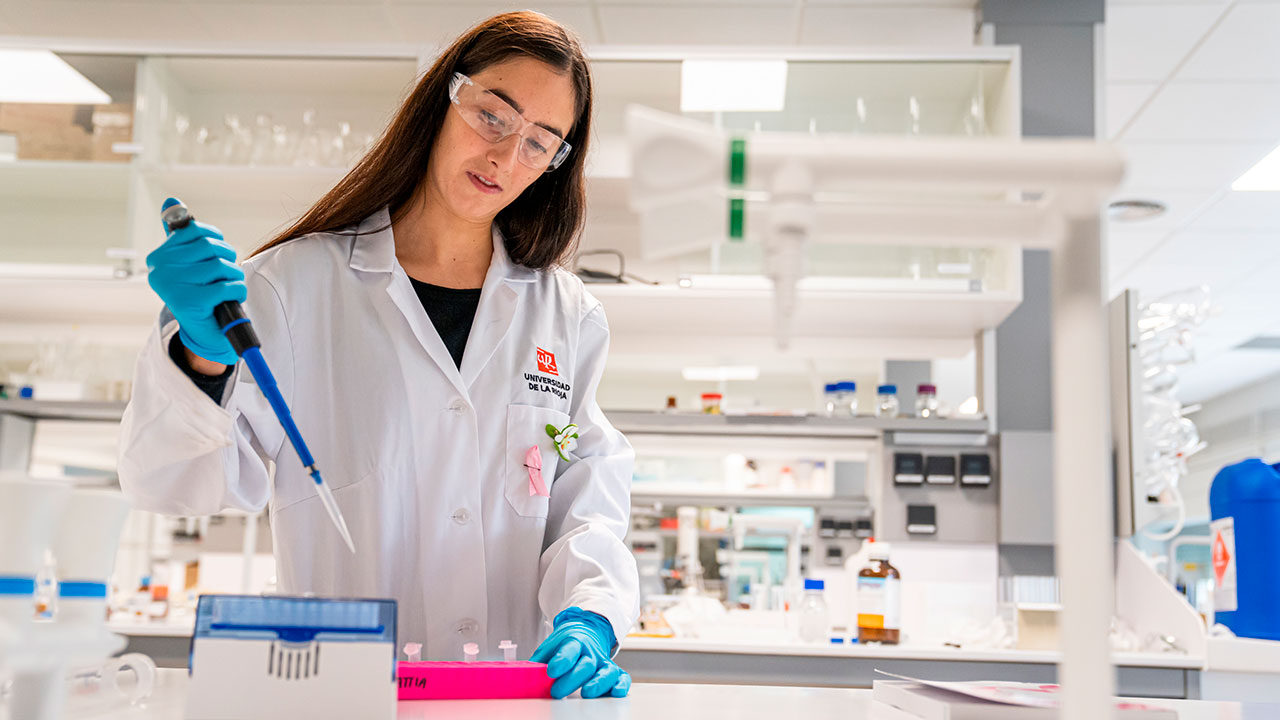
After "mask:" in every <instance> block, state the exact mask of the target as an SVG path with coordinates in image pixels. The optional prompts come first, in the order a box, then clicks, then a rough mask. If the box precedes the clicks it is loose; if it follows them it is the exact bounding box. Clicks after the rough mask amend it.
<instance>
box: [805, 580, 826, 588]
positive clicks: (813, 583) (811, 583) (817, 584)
mask: <svg viewBox="0 0 1280 720" xmlns="http://www.w3.org/2000/svg"><path fill="white" fill-rule="evenodd" d="M824 587H826V583H825V582H823V581H822V580H812V579H809V578H805V581H804V589H805V590H822V589H823V588H824Z"/></svg>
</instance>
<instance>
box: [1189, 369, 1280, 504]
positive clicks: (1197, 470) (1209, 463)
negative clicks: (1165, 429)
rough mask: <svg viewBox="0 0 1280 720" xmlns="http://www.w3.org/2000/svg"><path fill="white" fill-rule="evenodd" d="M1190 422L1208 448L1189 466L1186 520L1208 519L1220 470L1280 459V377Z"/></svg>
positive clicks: (1221, 401) (1209, 405)
mask: <svg viewBox="0 0 1280 720" xmlns="http://www.w3.org/2000/svg"><path fill="white" fill-rule="evenodd" d="M1191 419H1192V420H1193V421H1194V422H1195V424H1196V427H1197V428H1199V430H1200V437H1201V439H1203V440H1204V441H1206V442H1207V443H1208V444H1209V446H1208V447H1207V448H1206V449H1205V450H1203V451H1201V452H1200V453H1199V454H1197V455H1195V456H1193V457H1192V458H1191V460H1190V462H1189V463H1188V466H1189V470H1190V473H1189V475H1188V476H1187V478H1186V480H1185V481H1184V483H1183V486H1182V487H1183V493H1182V494H1183V497H1184V498H1185V499H1186V502H1187V517H1188V518H1189V519H1191V518H1207V517H1208V516H1209V485H1210V484H1211V483H1212V482H1213V476H1214V475H1215V474H1216V473H1217V472H1218V471H1219V470H1221V469H1222V467H1223V466H1225V465H1229V464H1231V463H1235V462H1239V461H1241V460H1244V459H1246V458H1251V457H1260V458H1262V459H1264V460H1268V461H1270V462H1275V461H1276V460H1278V459H1280V375H1272V376H1271V377H1268V378H1264V379H1262V380H1259V381H1258V382H1255V383H1252V384H1250V385H1246V386H1244V387H1242V388H1239V389H1237V390H1233V391H1231V392H1229V393H1226V394H1224V395H1220V396H1218V397H1216V398H1213V399H1211V400H1206V401H1205V402H1204V404H1203V407H1202V408H1201V409H1200V410H1199V411H1198V412H1196V413H1194V414H1193V415H1191Z"/></svg>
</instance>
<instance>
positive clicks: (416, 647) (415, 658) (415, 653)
mask: <svg viewBox="0 0 1280 720" xmlns="http://www.w3.org/2000/svg"><path fill="white" fill-rule="evenodd" d="M404 655H405V658H406V659H407V660H408V661H409V662H421V661H422V643H405V644H404Z"/></svg>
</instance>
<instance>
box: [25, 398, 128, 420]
mask: <svg viewBox="0 0 1280 720" xmlns="http://www.w3.org/2000/svg"><path fill="white" fill-rule="evenodd" d="M125 405H126V403H123V402H106V401H96V400H23V399H12V398H10V399H0V415H17V416H19V417H25V418H30V419H32V420H107V421H111V420H114V421H117V422H118V421H119V420H120V418H121V416H123V415H124V408H125Z"/></svg>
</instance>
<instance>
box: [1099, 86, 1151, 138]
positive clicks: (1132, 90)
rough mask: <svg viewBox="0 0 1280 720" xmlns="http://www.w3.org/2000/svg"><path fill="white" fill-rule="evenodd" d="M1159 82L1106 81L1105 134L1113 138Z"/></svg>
mask: <svg viewBox="0 0 1280 720" xmlns="http://www.w3.org/2000/svg"><path fill="white" fill-rule="evenodd" d="M1159 86H1160V84H1159V83H1153V82H1150V83H1129V82H1117V83H1107V107H1106V110H1107V128H1106V136H1107V137H1109V138H1114V137H1115V135H1116V133H1118V132H1120V129H1121V128H1123V127H1124V126H1125V123H1128V122H1129V121H1130V120H1131V119H1132V118H1133V117H1134V115H1135V114H1137V112H1138V110H1139V108H1141V107H1142V104H1143V103H1144V102H1146V101H1147V98H1149V97H1151V94H1152V93H1153V92H1155V91H1156V88H1157V87H1159Z"/></svg>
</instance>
